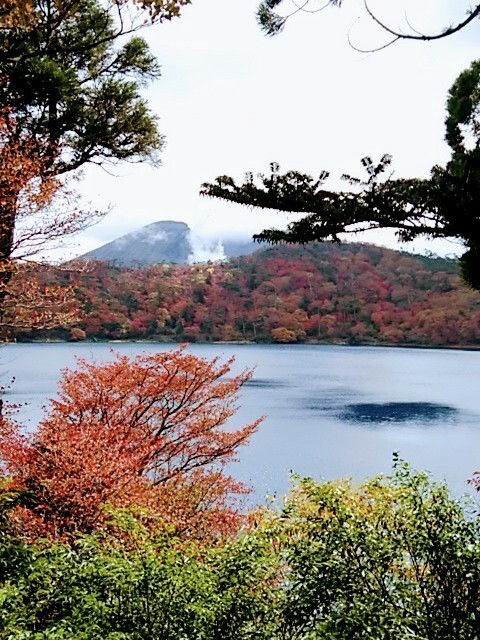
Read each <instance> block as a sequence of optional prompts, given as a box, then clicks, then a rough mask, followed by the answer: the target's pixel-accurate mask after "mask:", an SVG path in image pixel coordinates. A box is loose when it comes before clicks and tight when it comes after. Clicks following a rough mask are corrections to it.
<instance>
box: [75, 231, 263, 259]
mask: <svg viewBox="0 0 480 640" xmlns="http://www.w3.org/2000/svg"><path fill="white" fill-rule="evenodd" d="M258 248H259V245H258V244H255V243H253V242H248V241H245V240H243V239H240V240H224V241H221V240H217V241H211V242H205V241H203V240H202V239H200V238H198V237H196V236H194V235H193V234H192V231H191V229H190V227H189V226H188V225H187V224H185V222H176V221H174V220H161V221H159V222H153V223H152V224H148V225H146V226H145V227H142V228H141V229H138V230H136V231H132V232H131V233H127V234H126V235H124V236H120V237H119V238H117V239H116V240H112V241H111V242H108V243H107V244H104V245H102V246H101V247H98V248H97V249H94V250H93V251H89V252H88V253H85V254H83V255H82V256H80V258H94V259H95V260H103V261H105V262H109V263H110V264H114V265H115V266H119V267H144V266H147V265H151V264H159V263H162V262H165V263H175V264H191V263H192V262H206V261H207V260H219V259H223V258H233V257H237V256H242V255H248V254H250V253H253V252H254V251H255V250H257V249H258Z"/></svg>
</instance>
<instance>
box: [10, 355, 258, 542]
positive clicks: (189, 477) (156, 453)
mask: <svg viewBox="0 0 480 640" xmlns="http://www.w3.org/2000/svg"><path fill="white" fill-rule="evenodd" d="M231 365H232V360H228V361H227V362H225V363H224V364H220V363H219V362H218V361H217V359H213V360H210V361H209V360H205V359H202V358H199V357H197V356H194V355H192V354H190V353H188V352H187V351H185V349H184V348H180V349H177V350H175V351H172V352H166V353H157V354H153V355H152V354H148V355H147V354H143V355H138V356H136V357H135V358H133V359H129V358H128V357H126V356H120V355H116V356H115V358H114V359H113V360H112V361H111V362H108V363H106V364H92V363H88V362H86V361H85V360H79V361H78V368H77V369H76V370H66V371H65V372H64V375H63V378H62V380H61V382H60V390H59V393H58V396H57V398H56V399H55V400H52V401H51V403H50V408H49V411H48V413H47V414H46V416H45V418H44V419H43V420H42V422H41V423H40V425H39V426H38V429H37V430H36V431H35V433H34V434H27V435H26V434H24V433H22V431H21V429H20V428H19V426H18V425H17V424H15V422H14V421H12V420H10V419H8V418H4V419H3V424H2V427H1V437H0V457H1V460H2V462H3V467H4V469H3V472H4V473H3V475H4V478H8V481H6V484H5V486H4V491H5V492H6V494H8V495H9V496H10V498H9V500H10V501H11V502H12V504H14V505H15V506H14V507H13V508H12V509H11V510H10V511H9V518H10V521H11V522H12V523H14V524H15V526H16V527H17V528H18V530H19V531H20V532H21V533H22V535H24V536H27V537H36V536H38V535H44V536H50V537H60V538H65V537H67V538H68V537H69V536H72V535H74V534H77V533H88V532H91V531H95V530H98V529H101V528H102V527H104V526H105V523H106V521H107V520H108V510H106V509H105V507H106V506H110V507H114V508H117V509H118V508H137V509H138V508H141V509H144V510H145V518H146V519H147V521H148V522H149V523H151V524H152V526H159V525H164V524H166V523H169V524H170V525H171V526H173V527H174V529H175V531H176V532H177V533H178V534H179V535H180V534H181V535H192V536H196V537H208V536H212V535H218V534H220V533H228V532H230V531H232V530H234V529H235V527H236V526H238V519H239V515H238V512H237V509H236V507H235V500H234V499H233V498H234V496H235V494H237V495H241V494H242V493H245V491H246V488H245V486H243V485H242V484H241V483H238V482H236V481H234V480H233V479H231V478H230V477H228V476H227V475H225V474H224V472H223V468H224V466H225V464H226V463H227V462H229V461H231V460H232V458H233V457H234V455H235V452H236V450H237V448H238V447H239V446H240V445H242V444H244V443H245V442H246V441H247V440H248V438H249V436H250V435H251V434H252V433H253V432H254V431H255V429H256V427H257V425H258V423H259V421H260V420H256V421H254V422H253V423H251V424H248V425H246V426H243V427H241V428H238V429H224V428H223V427H224V425H225V423H226V422H227V421H228V420H229V418H231V417H232V415H233V414H234V413H235V410H236V407H235V400H236V396H237V393H238V390H239V388H240V387H241V385H242V384H243V383H244V382H245V381H246V380H248V379H249V378H250V376H251V371H243V372H242V373H240V374H239V375H236V376H229V375H228V374H229V373H230V368H231ZM12 496H13V497H12Z"/></svg>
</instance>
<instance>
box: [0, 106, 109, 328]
mask: <svg viewBox="0 0 480 640" xmlns="http://www.w3.org/2000/svg"><path fill="white" fill-rule="evenodd" d="M12 126H13V125H12V118H11V117H10V115H9V113H8V110H6V111H5V112H4V113H3V114H0V210H2V211H4V212H7V211H8V212H9V214H8V215H7V214H6V213H5V215H3V216H0V338H1V339H5V338H6V337H8V334H9V332H10V331H11V330H12V329H18V328H20V329H24V328H44V327H53V326H58V325H62V324H67V325H68V324H71V322H72V320H75V319H76V316H74V315H73V314H72V310H73V309H74V308H75V307H76V303H75V299H74V293H73V288H72V287H71V286H67V287H63V286H50V285H48V284H47V283H45V282H42V273H41V272H42V267H41V266H40V265H38V266H37V265H34V264H33V263H31V262H29V260H30V259H31V258H32V257H33V256H35V255H36V254H38V253H39V252H40V251H42V250H43V249H45V247H49V248H54V247H55V246H56V245H57V243H62V241H63V239H64V238H65V237H66V236H70V235H73V234H75V233H78V232H79V231H82V230H83V229H85V228H86V227H88V226H90V225H91V224H94V223H95V222H97V221H98V220H99V219H100V218H101V217H103V214H102V213H99V212H97V211H89V210H85V209H83V208H81V207H79V206H78V205H77V196H76V195H75V193H74V192H73V191H72V190H70V189H69V187H68V185H67V184H66V183H65V181H63V182H62V181H60V179H59V178H58V177H56V176H53V175H48V174H45V167H46V160H45V157H44V155H45V153H46V152H45V149H43V151H40V150H39V148H38V147H39V144H40V143H39V142H38V141H36V140H35V139H34V138H32V137H30V136H27V135H23V136H22V135H20V136H18V137H16V138H15V139H12V138H11V135H10V134H11V127H12ZM47 146H48V145H47Z"/></svg>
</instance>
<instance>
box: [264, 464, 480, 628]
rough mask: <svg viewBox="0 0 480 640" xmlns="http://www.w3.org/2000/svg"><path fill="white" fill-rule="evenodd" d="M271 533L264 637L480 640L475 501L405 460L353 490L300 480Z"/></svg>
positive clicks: (478, 532) (479, 534)
mask: <svg viewBox="0 0 480 640" xmlns="http://www.w3.org/2000/svg"><path fill="white" fill-rule="evenodd" d="M275 531H276V536H277V539H278V540H279V541H280V543H279V545H278V547H279V554H280V557H281V558H282V560H281V563H280V566H281V565H282V563H283V566H284V567H285V573H284V578H283V583H282V586H281V587H280V588H281V595H280V599H279V602H278V604H277V605H276V606H277V612H276V621H277V633H276V634H274V635H272V636H271V637H272V638H273V637H274V638H281V639H282V640H294V639H295V640H310V639H313V638H331V639H332V640H333V639H338V640H340V639H341V640H343V639H345V638H348V640H363V639H365V638H368V639H369V640H399V639H404V640H406V639H407V638H416V639H418V640H420V639H422V640H438V639H439V638H442V640H474V639H476V638H479V637H480V624H479V619H480V618H479V616H480V605H479V603H480V599H479V598H480V590H479V584H480V582H479V579H480V568H479V567H480V565H479V562H478V560H479V552H480V529H479V521H478V518H477V517H476V514H475V505H474V504H468V503H467V504H463V503H462V501H461V500H458V501H457V500H453V499H452V498H451V497H450V496H449V494H448V490H447V487H446V485H445V484H437V483H434V482H432V481H431V480H430V479H429V478H428V476H427V475H426V474H423V473H418V472H414V471H411V470H410V469H409V467H408V465H406V464H405V463H402V462H397V464H396V468H395V470H394V473H393V475H392V477H391V478H383V479H382V478H377V479H372V480H369V481H367V482H365V483H364V484H362V485H361V486H353V485H352V484H351V483H350V482H346V481H333V482H326V483H321V484H319V483H316V482H314V481H313V480H311V479H304V480H302V481H300V483H299V485H298V486H297V487H296V488H295V489H294V490H293V492H292V493H291V494H290V496H289V497H288V498H287V501H286V504H285V507H284V509H283V512H282V513H281V515H280V516H279V517H277V519H276V520H275V518H274V519H273V521H272V524H271V529H270V533H269V535H270V536H272V537H274V536H275V533H274V532H275Z"/></svg>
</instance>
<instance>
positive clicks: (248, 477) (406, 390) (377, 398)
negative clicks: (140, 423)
mask: <svg viewBox="0 0 480 640" xmlns="http://www.w3.org/2000/svg"><path fill="white" fill-rule="evenodd" d="M112 347H113V348H114V349H115V350H116V351H119V352H121V353H125V354H131V355H134V354H136V353H138V352H139V351H142V350H144V351H149V352H155V351H161V350H167V349H171V348H174V345H164V344H161V345H160V344H150V343H149V344H138V343H125V344H115V345H111V344H98V343H97V344H91V343H88V344H87V343H78V344H12V345H6V346H4V347H3V348H2V351H1V356H0V359H1V372H2V374H3V380H4V384H8V382H9V381H10V380H11V379H12V378H13V377H14V378H15V381H14V382H13V384H12V385H11V387H10V389H9V390H8V393H7V398H8V400H9V401H10V402H13V403H20V404H22V407H21V409H20V419H21V420H22V421H23V422H24V423H27V424H28V425H29V427H30V428H34V426H35V424H36V423H37V422H38V420H39V419H40V417H41V415H42V410H41V407H42V406H43V405H45V404H46V402H47V400H48V398H50V397H52V396H53V395H54V394H55V390H56V386H57V382H58V379H59V377H60V371H61V369H62V368H64V367H66V366H68V367H73V366H74V365H75V356H76V355H80V356H82V357H86V358H92V357H93V358H95V359H96V360H98V361H104V360H106V359H108V358H110V357H111V348H112ZM190 348H191V350H192V352H193V353H195V354H197V355H200V356H202V357H207V358H212V357H215V356H221V357H224V358H227V357H230V356H231V355H234V356H235V358H236V362H235V365H234V371H239V370H241V369H242V368H244V367H252V366H255V367H256V368H255V373H254V376H253V378H252V380H251V381H250V382H249V383H248V384H247V385H245V387H244V388H243V389H242V392H241V396H240V402H239V404H240V409H239V411H238V413H237V414H236V416H235V417H234V418H233V419H232V423H231V424H232V427H236V426H240V425H241V424H242V423H245V422H246V421H249V420H252V419H254V418H256V417H257V416H259V415H263V414H265V415H266V419H265V421H264V422H263V423H262V424H261V425H260V427H259V430H258V432H257V433H256V434H255V436H254V437H253V439H252V440H251V443H250V445H249V446H248V447H245V448H244V449H243V450H241V451H240V461H239V462H238V463H237V464H236V465H235V466H234V467H232V473H233V474H234V475H235V476H236V477H237V478H239V479H242V480H245V481H247V482H249V483H250V484H252V485H253V487H254V490H255V497H256V498H257V499H261V498H263V497H264V496H265V495H267V494H268V495H273V494H275V493H277V494H279V493H284V492H285V490H286V489H287V487H288V482H289V476H290V473H291V472H294V473H297V474H300V475H302V476H306V475H308V476H312V477H314V478H318V479H320V478H327V479H329V478H333V477H338V476H352V477H353V478H355V479H358V480H360V479H362V478H365V477H368V476H371V475H374V474H377V473H380V472H383V473H388V472H389V471H390V469H391V462H392V454H393V452H394V451H397V452H399V454H400V456H401V457H402V458H404V459H406V460H408V461H409V462H410V463H411V464H412V466H414V467H416V468H418V469H422V470H429V471H431V472H432V473H433V475H434V477H436V478H438V479H442V478H446V479H447V480H448V482H449V483H450V485H451V487H452V489H453V490H454V492H455V493H457V494H458V493H461V492H463V491H466V490H467V485H466V480H467V479H468V478H469V477H470V476H471V474H472V472H473V471H475V470H477V469H480V352H475V351H447V350H437V349H428V350H427V349H395V348H386V347H340V346H320V345H318V346H317V345H228V344H222V345H218V344H215V345H192V346H191V347H190Z"/></svg>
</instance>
